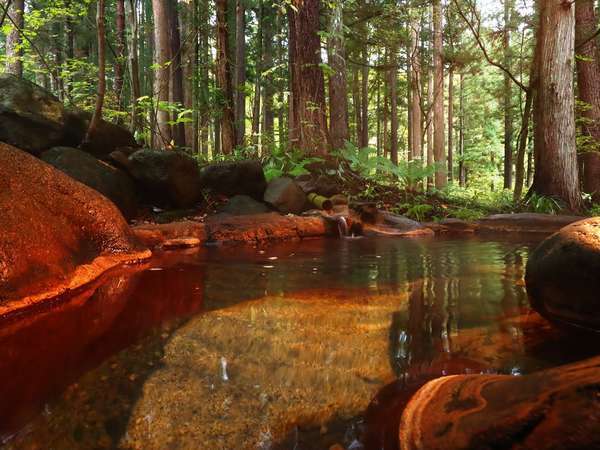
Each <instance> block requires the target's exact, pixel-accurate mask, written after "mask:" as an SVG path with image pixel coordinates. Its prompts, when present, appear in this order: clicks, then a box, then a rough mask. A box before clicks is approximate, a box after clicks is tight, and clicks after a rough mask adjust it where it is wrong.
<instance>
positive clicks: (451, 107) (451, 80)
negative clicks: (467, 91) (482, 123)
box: [448, 66, 454, 183]
mask: <svg viewBox="0 0 600 450" xmlns="http://www.w3.org/2000/svg"><path fill="white" fill-rule="evenodd" d="M453 157H454V67H452V66H450V68H449V69H448V181H449V182H450V183H452V181H454V161H453Z"/></svg>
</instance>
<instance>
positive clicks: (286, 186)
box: [264, 177, 307, 214]
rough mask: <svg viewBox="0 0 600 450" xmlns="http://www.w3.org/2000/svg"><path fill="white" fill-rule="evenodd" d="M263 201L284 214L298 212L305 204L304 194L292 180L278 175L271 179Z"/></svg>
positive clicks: (302, 209)
mask: <svg viewBox="0 0 600 450" xmlns="http://www.w3.org/2000/svg"><path fill="white" fill-rule="evenodd" d="M264 201H265V202H267V203H269V204H270V205H272V206H273V207H274V208H276V209H277V210H279V211H280V212H282V213H284V214H289V213H291V214H300V213H301V212H302V211H304V207H305V205H306V202H307V200H306V194H305V193H304V191H303V190H302V189H300V186H298V185H297V184H296V182H295V181H294V180H292V179H291V178H288V177H280V178H275V179H273V180H271V182H270V183H269V185H268V186H267V190H266V191H265V195H264Z"/></svg>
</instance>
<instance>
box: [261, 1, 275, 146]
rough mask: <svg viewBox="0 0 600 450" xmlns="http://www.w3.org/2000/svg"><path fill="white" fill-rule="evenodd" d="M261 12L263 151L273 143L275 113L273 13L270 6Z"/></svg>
mask: <svg viewBox="0 0 600 450" xmlns="http://www.w3.org/2000/svg"><path fill="white" fill-rule="evenodd" d="M266 6H267V7H265V10H264V11H263V17H262V23H263V27H262V28H263V31H262V34H263V62H262V67H263V73H267V75H266V76H263V78H262V94H263V129H262V142H263V145H262V147H263V151H264V150H266V149H267V148H269V147H271V146H272V145H273V142H274V141H275V133H274V124H275V111H274V110H273V95H274V93H275V85H274V81H273V78H274V74H273V36H274V34H275V30H274V22H273V12H272V8H271V4H270V3H269V4H268V5H266Z"/></svg>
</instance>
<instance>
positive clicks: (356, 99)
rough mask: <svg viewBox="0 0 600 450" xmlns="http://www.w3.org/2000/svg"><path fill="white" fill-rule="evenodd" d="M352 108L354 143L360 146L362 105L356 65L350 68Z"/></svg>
mask: <svg viewBox="0 0 600 450" xmlns="http://www.w3.org/2000/svg"><path fill="white" fill-rule="evenodd" d="M352 109H353V110H354V129H355V132H356V145H357V146H358V147H360V140H361V136H362V130H361V127H362V117H361V115H362V107H361V106H360V83H359V80H358V67H356V66H355V67H354V68H353V69H352Z"/></svg>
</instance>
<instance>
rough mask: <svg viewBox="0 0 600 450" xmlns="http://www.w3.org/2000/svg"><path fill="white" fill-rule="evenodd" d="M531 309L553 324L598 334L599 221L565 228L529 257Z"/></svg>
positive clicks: (528, 279)
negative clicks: (589, 330) (556, 322)
mask: <svg viewBox="0 0 600 450" xmlns="http://www.w3.org/2000/svg"><path fill="white" fill-rule="evenodd" d="M525 281H526V284H527V292H528V294H529V299H530V302H531V305H532V306H533V308H534V309H536V310H537V311H538V312H539V313H540V314H542V315H543V316H545V317H546V318H548V319H550V320H554V321H559V322H563V323H567V324H572V325H577V326H580V327H585V328H590V329H594V330H597V331H600V295H599V292H600V217H594V218H592V219H587V220H582V221H580V222H576V223H574V224H571V225H569V226H566V227H564V228H563V229H561V230H560V231H559V232H558V233H556V234H554V235H552V236H550V237H549V238H547V239H546V240H545V241H543V242H542V243H541V244H540V246H539V247H538V248H537V249H536V250H535V251H534V252H533V253H532V254H531V256H530V258H529V261H528V263H527V274H526V276H525Z"/></svg>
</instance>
